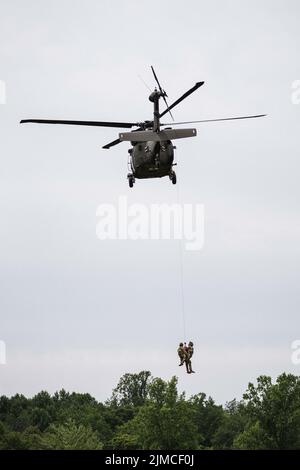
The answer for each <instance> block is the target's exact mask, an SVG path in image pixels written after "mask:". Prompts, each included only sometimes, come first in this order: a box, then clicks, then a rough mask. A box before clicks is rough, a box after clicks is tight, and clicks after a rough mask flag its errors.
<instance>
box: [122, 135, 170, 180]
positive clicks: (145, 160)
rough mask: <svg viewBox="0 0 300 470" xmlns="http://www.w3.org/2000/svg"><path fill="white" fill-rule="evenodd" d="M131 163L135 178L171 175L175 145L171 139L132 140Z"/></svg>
mask: <svg viewBox="0 0 300 470" xmlns="http://www.w3.org/2000/svg"><path fill="white" fill-rule="evenodd" d="M131 144H132V148H131V149H129V150H128V152H129V155H130V158H129V165H130V168H131V171H132V174H133V176H134V177H135V178H140V179H142V178H161V177H163V176H170V175H171V173H172V166H173V162H174V146H173V144H172V142H171V141H170V140H167V141H162V142H155V141H148V142H131Z"/></svg>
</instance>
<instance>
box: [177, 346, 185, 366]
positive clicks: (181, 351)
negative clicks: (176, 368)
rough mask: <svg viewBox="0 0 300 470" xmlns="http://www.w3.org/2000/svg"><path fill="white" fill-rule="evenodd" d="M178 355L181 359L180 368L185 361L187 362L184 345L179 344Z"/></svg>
mask: <svg viewBox="0 0 300 470" xmlns="http://www.w3.org/2000/svg"><path fill="white" fill-rule="evenodd" d="M177 353H178V356H179V359H180V364H179V365H180V366H182V365H183V364H184V361H185V357H186V352H185V348H184V346H183V343H179V348H178V349H177Z"/></svg>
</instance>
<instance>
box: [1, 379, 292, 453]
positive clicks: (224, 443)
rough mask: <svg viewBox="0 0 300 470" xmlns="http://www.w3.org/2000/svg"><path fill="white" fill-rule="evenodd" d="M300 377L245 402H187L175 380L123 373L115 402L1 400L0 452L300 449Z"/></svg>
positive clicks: (43, 395) (58, 396)
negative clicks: (219, 403) (7, 450)
mask: <svg viewBox="0 0 300 470" xmlns="http://www.w3.org/2000/svg"><path fill="white" fill-rule="evenodd" d="M299 448H300V377H298V376H294V375H291V374H282V375H280V376H279V377H278V379H277V380H276V382H275V383H272V380H271V378H270V377H267V376H260V377H259V378H258V379H257V383H256V384H255V385H254V384H251V383H250V384H249V385H248V389H247V390H246V392H245V394H244V396H243V400H241V401H236V400H233V401H231V402H229V403H227V404H226V405H225V406H220V405H217V404H216V403H215V402H214V400H213V399H212V398H210V397H208V398H207V397H206V395H205V394H204V393H199V394H198V395H195V396H192V397H191V398H186V396H185V394H184V393H183V394H179V392H178V390H177V379H176V377H173V378H172V379H171V380H170V381H164V380H162V379H160V378H153V377H152V376H151V373H150V372H148V371H143V372H140V373H138V374H125V375H124V376H123V377H122V378H121V379H120V381H119V383H118V385H117V387H116V388H115V389H114V390H113V393H112V396H111V398H110V399H109V400H108V401H107V402H105V403H99V402H97V400H95V399H94V398H93V397H92V396H91V395H89V394H79V393H68V392H66V391H65V390H61V391H60V392H57V393H55V394H54V395H53V396H50V395H49V394H48V393H47V392H40V393H39V394H37V395H36V396H35V397H33V398H30V399H28V398H26V397H24V396H23V395H15V396H14V397H12V398H7V397H5V396H2V397H1V398H0V449H16V450H17V449H131V450H132V449H150V450H156V449H157V450H162V449H168V450H173V449H174V450H176V449H192V450H196V449H299Z"/></svg>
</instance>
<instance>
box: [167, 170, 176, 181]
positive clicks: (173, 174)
mask: <svg viewBox="0 0 300 470" xmlns="http://www.w3.org/2000/svg"><path fill="white" fill-rule="evenodd" d="M169 178H170V180H171V181H172V183H173V184H176V182H177V178H176V173H175V171H172V173H170V175H169Z"/></svg>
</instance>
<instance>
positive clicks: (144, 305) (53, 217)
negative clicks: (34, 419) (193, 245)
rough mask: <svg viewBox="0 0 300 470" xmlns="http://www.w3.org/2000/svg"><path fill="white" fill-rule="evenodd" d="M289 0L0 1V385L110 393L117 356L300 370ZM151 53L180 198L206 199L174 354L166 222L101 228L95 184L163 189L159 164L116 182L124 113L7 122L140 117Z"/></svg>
mask: <svg viewBox="0 0 300 470" xmlns="http://www.w3.org/2000/svg"><path fill="white" fill-rule="evenodd" d="M299 13H300V6H299V2H298V1H292V0H289V1H253V0H251V1H210V2H204V1H202V0H201V1H199V0H197V1H196V0H195V1H193V0H192V1H189V2H186V3H183V2H182V1H177V0H172V1H163V2H161V1H157V0H154V1H151V2H149V1H143V0H139V1H135V0H134V1H128V0H127V1H122V2H121V1H116V0H109V1H104V0H101V1H96V0H85V1H83V0H82V1H74V0H72V1H71V0H59V1H58V0H54V1H51V2H47V3H46V2H38V1H37V0H27V1H26V2H23V1H21V0H19V1H16V0H12V1H9V2H8V1H4V0H0V80H3V81H4V82H5V84H6V104H1V105H0V161H1V172H0V211H1V231H0V243H1V245H0V340H2V341H5V342H6V347H7V364H6V365H5V366H3V365H0V394H7V395H11V394H15V393H17V392H18V393H23V394H25V395H27V396H31V395H33V394H34V393H37V392H38V391H40V390H41V389H47V390H48V391H50V392H54V391H55V390H57V389H60V388H62V387H64V388H65V389H67V390H70V391H71V390H75V391H84V392H89V393H91V394H93V395H94V396H96V397H97V398H98V399H101V400H105V399H106V398H108V396H109V395H110V393H111V390H112V388H113V387H114V386H115V385H116V383H117V380H118V379H119V377H120V376H121V375H122V374H124V373H125V372H138V371H140V370H143V369H145V370H151V372H152V374H153V375H155V376H161V377H163V378H165V379H168V378H170V377H171V376H172V375H174V374H176V375H178V376H179V386H180V389H181V390H186V391H187V393H188V394H192V393H198V392H203V391H204V392H206V393H207V394H210V395H212V396H213V397H214V398H215V399H216V400H217V401H218V402H225V401H226V400H230V399H232V398H234V397H237V398H240V397H241V395H242V393H243V391H244V390H245V389H246V387H247V383H248V381H249V380H252V381H253V380H255V378H256V377H257V376H258V375H259V374H262V373H263V374H269V375H272V376H273V377H276V376H277V375H278V374H279V373H281V372H283V371H287V372H288V371H291V372H293V373H296V374H299V370H300V366H295V365H293V364H292V362H291V352H292V351H291V343H292V341H293V340H295V339H297V338H300V328H299V304H300V298H299V297H300V294H299V277H300V268H299V258H300V249H299V236H300V217H299V196H300V189H299V170H300V163H299V119H300V105H298V106H297V105H295V104H292V100H291V93H292V83H293V82H294V80H297V79H300V63H299V50H300V30H299ZM151 64H152V65H154V67H155V68H156V72H157V74H158V77H159V78H160V80H161V82H162V85H163V87H164V88H165V89H166V90H167V93H168V95H169V101H170V102H172V101H174V100H175V99H177V97H178V96H180V95H181V94H182V93H184V92H185V91H186V90H188V89H189V88H191V87H192V86H193V85H194V83H195V82H196V81H200V80H205V85H204V86H203V87H202V88H200V89H199V90H198V91H197V92H195V94H194V95H192V96H191V97H189V98H188V99H187V100H186V101H184V102H183V103H182V104H180V105H179V106H178V107H176V108H175V109H174V113H173V114H174V116H175V119H176V120H177V121H182V120H196V119H203V118H213V117H225V116H234V115H240V114H257V113H268V117H267V118H264V119H258V120H249V121H240V122H231V123H215V124H203V125H201V127H200V126H199V127H198V137H197V138H195V139H190V140H189V139H185V140H182V141H177V142H176V145H177V150H176V160H177V162H178V166H177V174H178V180H179V188H180V199H181V201H182V202H186V203H188V202H192V203H201V204H204V205H205V211H206V220H205V246H204V249H203V251H201V252H184V255H183V258H184V259H183V268H184V293H185V307H186V327H187V335H188V336H187V338H186V339H187V340H189V339H192V340H193V341H194V343H195V351H196V352H195V359H194V368H195V370H196V371H197V374H195V375H193V376H187V375H185V374H184V371H183V370H181V369H179V368H178V365H177V364H178V360H177V357H176V348H177V343H178V342H179V341H180V340H181V339H182V334H183V333H182V312H181V305H180V290H179V289H180V259H179V251H178V242H174V241H156V242H155V241H143V242H132V241H122V242H121V241H110V242H108V241H105V242H100V241H99V240H98V239H97V238H96V234H95V230H96V223H97V219H96V209H97V207H98V205H99V204H100V203H103V202H112V203H117V200H118V197H119V196H120V195H127V196H128V200H129V203H134V202H139V203H145V204H150V203H152V202H156V203H160V202H166V203H170V204H171V203H174V202H176V201H177V191H176V187H174V186H172V185H171V184H170V182H169V180H167V179H160V180H149V181H137V183H136V185H135V187H134V190H133V191H132V190H129V188H128V185H127V181H126V174H127V149H128V145H127V144H126V143H122V144H120V145H119V146H116V147H114V148H112V149H111V150H109V151H105V150H102V149H101V147H102V145H104V144H105V143H107V142H109V141H110V140H113V139H114V138H116V137H117V134H118V132H119V130H118V129H105V128H102V129H101V128H98V129H97V128H88V127H78V128H75V127H72V126H38V125H23V126H20V125H19V120H20V119H24V118H49V119H51V118H57V119H63V118H64V119H85V120H93V119H94V120H115V121H122V120H125V121H140V120H144V119H149V118H151V113H152V106H151V103H150V102H149V101H148V95H149V91H148V90H147V89H146V88H145V87H144V85H143V84H142V82H141V81H140V79H139V78H138V75H141V76H142V77H143V79H144V80H145V81H146V82H147V83H148V84H149V85H150V86H151V88H152V87H153V86H154V82H153V78H152V76H151V70H150V65H151Z"/></svg>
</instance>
